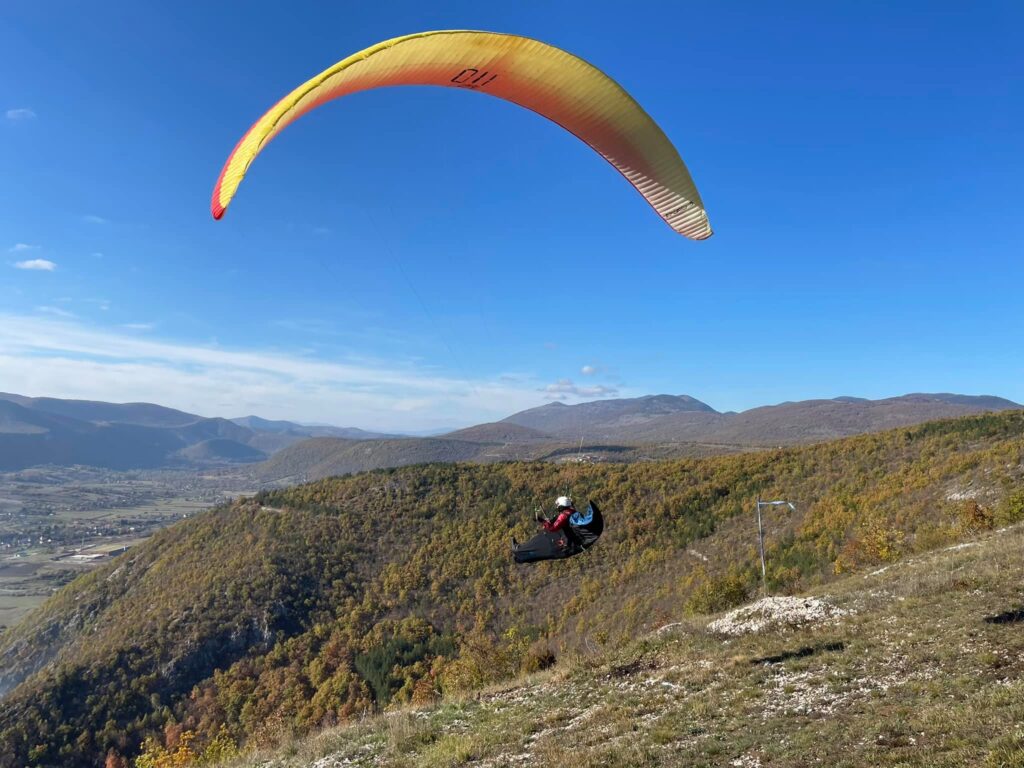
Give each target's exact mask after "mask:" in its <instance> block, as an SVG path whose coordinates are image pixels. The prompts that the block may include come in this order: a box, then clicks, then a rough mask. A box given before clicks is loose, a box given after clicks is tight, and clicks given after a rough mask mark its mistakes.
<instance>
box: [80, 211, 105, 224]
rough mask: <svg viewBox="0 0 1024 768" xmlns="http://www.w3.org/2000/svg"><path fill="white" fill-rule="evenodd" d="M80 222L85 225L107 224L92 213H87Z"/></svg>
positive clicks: (100, 217)
mask: <svg viewBox="0 0 1024 768" xmlns="http://www.w3.org/2000/svg"><path fill="white" fill-rule="evenodd" d="M82 221H84V222H85V223H86V224H108V223H109V222H108V221H107V220H106V219H104V218H103V217H102V216H96V215H95V214H92V213H87V214H86V215H85V216H83V217H82Z"/></svg>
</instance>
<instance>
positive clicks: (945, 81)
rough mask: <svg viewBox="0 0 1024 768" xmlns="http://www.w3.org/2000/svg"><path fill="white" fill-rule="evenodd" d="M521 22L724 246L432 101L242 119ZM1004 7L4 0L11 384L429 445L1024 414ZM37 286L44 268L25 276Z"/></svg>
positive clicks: (625, 188)
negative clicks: (666, 416)
mask: <svg viewBox="0 0 1024 768" xmlns="http://www.w3.org/2000/svg"><path fill="white" fill-rule="evenodd" d="M445 28H478V29H489V30H494V31H502V32H513V33H519V34H524V35H528V36H531V37H536V38H539V39H541V40H544V41H546V42H549V43H552V44H554V45H557V46H560V47H563V48H565V49H567V50H569V51H571V52H573V53H576V54H577V55H580V56H582V57H584V58H586V59H588V60H589V61H591V62H592V63H594V64H596V65H597V66H599V67H600V68H602V69H604V70H605V71H606V72H607V73H609V74H610V75H611V76H612V77H614V78H615V79H617V80H618V81H619V82H620V83H621V84H622V85H624V86H625V87H626V88H627V89H628V90H629V91H630V92H631V93H632V94H633V95H634V96H635V97H636V98H637V100H638V101H639V102H640V103H641V104H642V105H643V106H644V107H645V108H646V109H647V111H648V112H649V113H650V114H651V115H652V116H653V117H654V118H655V120H657V121H658V123H659V124H660V125H661V126H662V128H663V129H664V130H665V132H666V133H667V134H668V135H669V137H670V138H671V139H672V140H673V141H674V143H675V144H676V146H677V147H678V148H679V150H680V152H681V154H682V156H683V158H684V159H685V160H686V162H687V164H688V165H689V167H690V170H691V172H692V174H693V176H694V179H695V180H696V182H697V185H698V187H699V188H700V190H701V193H702V195H703V197H704V201H705V204H706V206H707V209H708V212H709V215H710V218H711V223H712V225H713V226H714V228H715V231H716V234H715V236H714V237H713V238H712V239H711V240H709V241H706V242H702V243H695V242H691V241H688V240H686V239H684V238H681V237H679V236H678V235H675V234H674V233H673V232H672V231H671V230H670V229H668V227H666V226H665V225H664V224H663V223H662V222H661V221H660V220H659V219H658V218H657V217H656V216H655V215H654V214H653V212H652V211H651V210H650V209H649V208H648V206H647V205H646V203H645V202H644V201H643V199H642V198H641V197H640V196H638V195H637V194H636V193H635V192H634V191H633V190H632V188H631V187H630V186H629V184H628V183H627V182H626V181H625V180H623V179H622V178H621V177H619V176H618V174H616V173H615V171H614V170H613V169H612V168H611V167H610V166H608V165H607V164H606V163H604V162H603V161H602V160H601V159H600V158H599V157H597V156H596V155H595V154H593V152H591V151H590V150H589V149H588V148H587V147H586V146H584V145H583V144H582V143H580V142H579V141H577V140H576V139H574V138H573V137H572V136H570V135H568V134H566V133H565V132H563V131H561V130H560V129H559V128H557V127H556V126H554V125H553V124H551V123H548V122H547V121H545V120H543V119H541V118H539V117H537V116H536V115H533V114H531V113H528V112H526V111H525V110H522V109H520V108H517V107H515V106H514V105H511V104H507V103H504V102H501V101H498V100H494V99H488V98H483V97H480V96H479V95H476V94H467V93H464V92H456V91H448V90H446V89H430V88H402V89H387V90H381V91H377V92H371V93H365V94H359V95H356V96H353V97H350V98H347V99H345V100H342V101H339V102H335V103H332V104H329V105H327V106H326V107H324V108H321V109H320V110H318V111H316V112H314V113H312V114H310V115H307V116H306V117H304V118H303V119H302V120H300V121H299V122H298V123H296V124H295V125H293V126H291V127H290V128H289V129H288V130H287V131H286V132H285V133H284V134H282V135H281V136H280V137H279V138H278V139H276V140H275V142H274V143H273V145H272V146H271V147H270V148H268V150H267V151H266V152H265V153H263V154H262V155H261V156H260V157H259V158H258V160H257V161H256V163H255V164H254V165H253V167H252V169H251V173H250V175H249V177H248V178H247V180H246V182H245V184H243V185H242V188H241V190H240V192H239V195H238V197H237V198H236V199H235V201H234V203H233V205H232V207H231V210H230V211H229V212H228V214H227V216H226V217H225V218H224V220H223V221H220V222H214V221H213V220H212V219H211V218H210V215H209V210H208V205H209V196H210V191H211V188H212V185H213V182H214V181H215V179H216V176H217V174H218V172H219V170H220V167H221V165H222V163H223V161H224V159H225V158H226V156H227V154H228V153H229V151H230V150H231V148H232V147H233V146H234V143H235V142H236V141H237V139H238V138H239V136H241V134H242V133H243V132H244V131H245V129H246V128H247V127H248V126H249V125H250V124H251V123H252V122H253V121H254V120H255V119H256V118H257V117H258V116H259V115H260V114H261V113H262V112H263V111H264V110H265V109H266V108H268V107H269V106H270V105H271V104H273V103H274V102H275V101H276V100H277V99H278V98H280V97H281V96H282V95H284V94H285V93H287V92H288V91H289V90H290V89H291V88H292V87H294V86H295V85H297V84H298V83H300V82H302V81H303V80H305V79H307V78H308V77H310V76H312V75H314V74H316V73H317V72H319V71H320V70H322V69H324V68H325V67H327V66H329V65H330V64H332V63H334V62H335V61H337V60H339V59H341V58H343V57H344V56H346V55H348V54H349V53H352V52H354V51H356V50H359V49H361V48H364V47H366V46H368V45H370V44H372V43H374V42H377V41H379V40H382V39H385V38H388V37H394V36H397V35H400V34H405V33H409V32H415V31H421V30H425V29H445ZM1022 33H1024V5H1022V4H1020V3H1018V2H981V3H974V4H963V3H943V2H920V3H912V2H907V3H900V4H892V3H882V2H877V3H872V2H869V3H863V2H857V3H853V2H850V3H815V2H806V3H803V2H801V3H795V2H794V3H785V2H784V3H776V4H771V5H765V4H763V3H714V4H709V3H689V2H686V3H682V2H671V3H670V2H665V3H643V4H639V3H638V4H631V5H629V6H627V5H625V4H621V3H604V2H586V3H582V2H581V3H563V2H545V3H541V2H523V3H502V4H489V3H480V2H465V3H463V2H446V3H434V4H426V3H418V2H378V3H369V4H357V3H314V2H299V1H297V0H296V1H294V2H289V3H278V2H273V3H271V2H246V3H241V2H237V3H234V2H229V3H209V2H202V3H200V2H175V3H160V4H157V3H138V2H121V1H120V0H117V1H115V0H108V1H107V2H103V3H94V4H83V3H78V2H70V1H68V2H39V0H33V1H32V2H27V1H23V0H8V1H7V2H5V3H4V7H3V9H2V10H0V390H5V391H14V392H19V393H23V394H29V395H49V396H58V397H86V398H94V399H105V400H122V401H123V400H148V401H155V402H160V403H163V404H167V405H172V406H176V407H179V408H185V409H187V410H191V411H195V412H199V413H202V414H205V415H226V416H236V415H242V414H245V413H252V412H255V413H258V414H260V415H262V416H266V417H273V418H291V419H297V420H303V421H319V422H330V423H336V424H345V425H349V424H351V425H355V426H362V427H367V428H386V429H409V430H416V429H428V428H433V427H439V426H448V425H451V426H456V425H463V424H469V423H474V422H479V421H484V420H488V419H494V418H500V417H502V416H504V415H507V414H508V413H511V412H512V411H514V410H517V409H520V408H524V407H529V406H532V405H540V404H543V403H544V402H547V401H548V400H549V399H550V398H552V397H560V398H563V399H565V401H566V402H578V401H579V400H580V399H592V398H593V397H597V396H615V395H618V396H632V395H638V394H648V393H660V392H669V393H687V394H691V395H693V396H695V397H698V398H700V399H702V400H704V401H706V402H708V403H709V404H711V405H713V406H714V407H716V408H718V409H719V410H729V409H732V410H741V409H744V408H749V407H753V406H757V405H763V404H767V403H773V402H779V401H782V400H791V399H803V398H811V397H832V396H837V395H843V394H850V395H859V396H866V397H884V396H890V395H896V394H902V393H905V392H912V391H957V392H964V393H991V394H999V395H1003V396H1006V397H1010V398H1013V399H1016V400H1018V401H1024V359H1022V355H1021V339H1022V338H1024V312H1022V311H1021V306H1022V302H1021V291H1022V286H1024V260H1022V258H1021V257H1022V253H1024V248H1022V246H1024V223H1022V221H1024V219H1022V216H1021V214H1020V211H1019V206H1020V189H1021V181H1020V180H1021V178H1022V177H1024V51H1022V46H1021V45H1020V39H1021V37H1022ZM31 267H35V268H31Z"/></svg>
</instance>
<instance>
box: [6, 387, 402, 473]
mask: <svg viewBox="0 0 1024 768" xmlns="http://www.w3.org/2000/svg"><path fill="white" fill-rule="evenodd" d="M314 437H340V438H345V439H347V440H359V439H369V438H380V437H386V435H382V434H379V433H371V432H364V431H363V430H360V429H346V428H340V427H319V426H318V427H307V426H304V425H301V424H295V423H293V422H290V421H268V420H266V419H261V418H259V417H257V416H247V417H244V418H239V419H222V418H205V417H202V416H197V415H195V414H192V413H185V412H184V411H178V410H175V409H174V408H165V407H164V406H161V405H154V404H152V403H104V402H97V401H92V400H60V399H57V398H52V397H25V396H23V395H14V394H9V393H4V392H0V470H16V469H23V468H25V467H30V466H34V465H38V464H57V465H63V466H69V465H73V464H87V465H91V466H96V467H104V468H107V469H153V468H160V467H176V466H210V465H219V464H231V463H250V462H258V461H262V460H264V459H266V458H267V457H268V456H270V455H271V454H273V453H275V452H276V451H279V450H281V449H282V448H286V447H287V446H289V445H292V444H293V443H297V442H301V441H303V440H308V439H310V438H314Z"/></svg>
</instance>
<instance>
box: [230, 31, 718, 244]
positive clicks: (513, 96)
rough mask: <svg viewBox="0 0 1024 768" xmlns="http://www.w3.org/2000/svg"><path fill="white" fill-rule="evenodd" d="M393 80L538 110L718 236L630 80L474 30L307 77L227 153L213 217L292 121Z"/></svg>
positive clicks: (650, 197)
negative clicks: (629, 87) (632, 91)
mask: <svg viewBox="0 0 1024 768" xmlns="http://www.w3.org/2000/svg"><path fill="white" fill-rule="evenodd" d="M394 85H439V86H444V87H447V88H461V89H463V90H470V91H478V92H479V93H486V94H489V95H491V96H496V97H498V98H500V99H505V100H506V101H511V102H513V103H515V104H519V105H520V106H522V107H525V108H526V109H530V110H533V111H534V112H537V113H538V114H540V115H543V116H544V117H546V118H548V119H549V120H552V121H554V122H555V123H557V124H558V125H560V126H562V127H563V128H565V130H567V131H569V132H571V133H573V134H574V135H576V136H577V137H579V138H580V139H581V140H582V141H584V142H586V143H587V144H588V145H589V146H590V147H591V148H593V149H594V150H595V151H596V152H598V153H599V154H600V155H602V156H603V157H604V158H605V159H606V160H608V162H610V163H611V164H612V165H613V166H615V168H616V169H618V171H619V172H620V173H621V174H622V175H623V176H625V177H626V178H627V179H628V180H629V181H630V183H632V184H633V186H634V187H636V189H637V190H638V191H639V192H640V194H642V195H643V196H644V198H646V200H647V202H648V203H650V204H651V206H652V207H653V208H654V210H655V211H656V212H657V213H658V215H659V216H661V218H662V219H664V220H665V222H666V223H668V225H669V226H670V227H672V228H673V229H674V230H675V231H677V232H679V233H680V234H683V235H686V236H687V237H690V238H693V239H696V240H703V239H705V238H707V237H710V236H711V227H710V225H709V224H708V217H707V214H706V213H705V211H704V203H703V202H702V201H701V198H700V194H699V193H698V192H697V188H696V186H695V185H694V183H693V179H691V178H690V173H689V171H688V170H687V168H686V166H685V165H684V163H683V161H682V159H681V158H680V157H679V153H678V152H677V151H676V149H675V147H674V146H673V145H672V143H671V142H670V141H669V140H668V137H666V136H665V134H664V133H663V132H662V130H661V129H660V128H659V127H658V125H657V124H656V123H655V122H654V120H652V119H651V117H650V116H649V115H648V114H647V113H646V112H645V111H644V110H643V109H642V108H641V107H640V105H639V104H638V103H637V102H636V101H635V100H634V99H633V98H632V97H631V96H630V95H629V94H628V93H627V92H626V91H625V90H624V89H623V88H622V86H620V85H619V84H618V83H616V82H615V81H614V80H612V79H611V78H610V77H608V76H607V75H606V74H604V73H603V72H601V70H599V69H597V68H596V67H594V66H592V65H590V64H588V63H587V62H585V61H583V60H582V59H580V58H578V57H576V56H573V55H572V54H570V53H567V52H566V51H563V50H561V49H559V48H555V47H554V46H550V45H547V44H545V43H542V42H540V41H538V40H532V39H530V38H526V37H519V36H517V35H503V34H497V33H494V32H476V31H471V30H447V31H437V32H422V33H419V34H415V35H407V36H405V37H396V38H394V39H392V40H385V41H384V42H382V43H378V44H377V45H374V46H371V47H370V48H367V49H365V50H363V51H360V52H359V53H356V54H354V55H352V56H349V57H348V58H347V59H343V60H342V61H339V62H338V63H337V64H335V65H334V66H333V67H330V68H329V69H327V70H325V71H324V72H322V73H320V74H319V75H317V76H316V77H314V78H313V79H311V80H309V81H307V82H305V83H303V84H302V85H300V86H299V87H298V88H296V89H295V90H294V91H292V92H291V93H289V94H288V95H287V96H285V97H284V98H283V99H281V100H280V101H279V102H278V103H277V104H275V105H274V106H273V107H272V108H271V109H270V110H269V111H268V112H267V113H266V114H265V115H263V117H261V118H260V119H259V120H257V121H256V123H255V124H253V126H252V127H251V128H250V129H249V130H248V131H247V132H246V134H245V135H244V136H243V137H242V139H241V140H240V141H239V142H238V144H237V146H236V147H235V149H234V151H233V152H232V153H231V155H230V156H229V157H228V160H227V162H226V163H225V165H224V168H223V170H222V171H221V174H220V177H219V178H218V179H217V184H216V186H215V187H214V190H213V200H212V202H211V211H212V213H213V217H214V218H215V219H219V218H221V217H222V216H223V215H224V211H225V210H226V209H227V207H228V205H229V204H230V202H231V199H232V198H233V197H234V195H235V192H236V191H237V189H238V185H239V184H240V183H241V181H242V178H243V177H244V176H245V173H246V171H247V170H248V169H249V165H250V164H251V163H252V161H253V160H254V159H255V157H256V155H258V154H259V153H260V152H261V151H262V150H263V148H264V147H265V146H266V145H267V143H268V142H269V141H270V140H271V139H272V138H274V136H276V135H277V134H278V133H280V132H281V130H283V129H284V128H285V126H287V125H288V124H289V123H291V122H293V121H294V120H296V119H298V118H299V117H301V116H302V115H304V114H305V113H306V112H309V111H310V110H311V109H314V108H316V107H318V106H319V105H321V104H323V103H325V102H327V101H330V100H332V99H337V98H339V97H341V96H346V95H348V94H351V93H357V92H359V91H365V90H369V89H371V88H381V87H385V86H394Z"/></svg>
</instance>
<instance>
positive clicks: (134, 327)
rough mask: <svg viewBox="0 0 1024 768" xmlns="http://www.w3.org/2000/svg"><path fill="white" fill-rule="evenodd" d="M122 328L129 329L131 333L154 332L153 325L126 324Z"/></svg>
mask: <svg viewBox="0 0 1024 768" xmlns="http://www.w3.org/2000/svg"><path fill="white" fill-rule="evenodd" d="M121 327H122V328H127V329H128V330H131V331H151V330H153V324H152V323H124V324H123V325H122V326H121Z"/></svg>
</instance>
